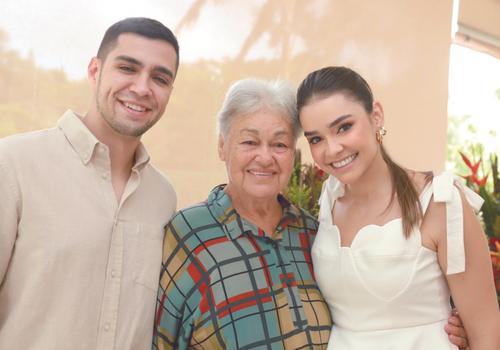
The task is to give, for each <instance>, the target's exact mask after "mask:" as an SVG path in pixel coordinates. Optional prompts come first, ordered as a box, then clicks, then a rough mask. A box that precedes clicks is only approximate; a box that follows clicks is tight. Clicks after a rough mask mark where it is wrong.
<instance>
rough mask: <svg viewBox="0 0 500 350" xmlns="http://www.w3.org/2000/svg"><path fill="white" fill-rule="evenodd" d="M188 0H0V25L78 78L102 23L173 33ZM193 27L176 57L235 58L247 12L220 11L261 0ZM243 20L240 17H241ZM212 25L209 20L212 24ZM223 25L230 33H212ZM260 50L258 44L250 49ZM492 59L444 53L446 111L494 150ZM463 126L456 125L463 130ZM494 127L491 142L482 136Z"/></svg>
mask: <svg viewBox="0 0 500 350" xmlns="http://www.w3.org/2000/svg"><path fill="white" fill-rule="evenodd" d="M194 1H195V0H143V1H141V2H139V1H129V0H86V1H69V2H68V1H63V0H45V1H39V0H1V2H2V6H1V8H0V14H1V15H0V30H3V31H5V32H6V33H7V37H8V46H9V47H10V48H12V49H14V50H16V51H17V52H20V53H21V54H22V55H23V56H27V55H29V54H30V53H31V54H32V55H33V56H34V58H35V61H36V63H37V64H38V65H39V66H42V67H44V68H58V69H63V70H64V71H65V72H66V73H67V74H68V76H69V77H70V78H72V79H82V78H85V75H86V67H87V64H88V61H89V59H90V57H92V56H93V55H94V54H95V51H96V48H97V47H98V45H99V42H100V40H101V37H102V35H103V33H104V31H105V30H106V28H107V27H108V26H109V25H110V24H111V23H114V22H116V21H117V20H120V19H122V18H125V17H130V16H147V17H153V18H156V19H158V20H160V21H162V22H163V23H165V24H166V25H167V26H169V27H170V28H171V29H173V30H175V28H176V26H177V25H178V23H179V21H180V19H181V18H182V17H183V16H184V15H185V13H186V12H187V10H188V9H189V8H190V6H191V5H192V4H193V3H194ZM207 3H208V5H207V6H205V7H204V10H203V11H202V12H201V15H200V17H199V19H198V21H197V22H196V25H192V26H188V27H186V28H184V29H183V30H182V31H181V32H179V33H176V34H177V36H178V38H179V41H180V43H181V59H182V61H183V62H192V61H196V60H198V59H207V58H212V59H223V58H224V57H228V56H233V55H236V54H237V53H238V51H239V49H240V47H241V44H242V40H241V38H243V37H245V36H246V33H248V32H249V30H250V27H251V26H252V16H251V15H249V16H228V15H227V13H235V11H237V12H239V13H241V12H246V13H249V14H252V13H253V12H255V11H256V10H257V9H258V7H259V5H260V4H262V3H263V0H252V1H225V2H224V7H223V10H224V11H225V12H224V13H223V15H221V13H222V12H221V10H222V6H221V1H218V0H212V1H208V2H207ZM242 17H243V18H248V21H245V20H243V21H242ZM215 21H216V23H217V25H212V24H213V23H215ZM221 25H223V26H224V27H226V28H231V30H230V31H229V30H228V31H226V32H224V33H220V32H217V30H219V29H218V28H220V26H221ZM256 50H257V51H258V53H255V52H253V53H252V52H250V53H249V57H250V58H251V57H252V56H253V57H255V56H258V55H259V54H261V55H265V48H262V47H257V48H256ZM499 88H500V60H499V59H495V58H493V57H491V56H488V55H486V54H480V53H477V52H474V51H472V50H469V49H466V48H463V47H460V46H457V45H452V47H451V55H450V80H449V103H448V108H449V113H450V114H453V115H473V116H474V123H475V126H476V128H477V129H478V133H477V135H476V136H477V137H478V139H479V140H481V142H484V143H486V146H487V149H492V150H494V149H496V151H497V152H499V153H500V142H498V139H499V137H500V100H499V99H498V98H497V97H496V96H495V90H496V89H499ZM465 127H466V126H465V125H464V128H465ZM491 130H495V131H496V134H497V135H498V136H497V137H496V139H494V138H491V137H489V136H488V135H489V132H490V131H491Z"/></svg>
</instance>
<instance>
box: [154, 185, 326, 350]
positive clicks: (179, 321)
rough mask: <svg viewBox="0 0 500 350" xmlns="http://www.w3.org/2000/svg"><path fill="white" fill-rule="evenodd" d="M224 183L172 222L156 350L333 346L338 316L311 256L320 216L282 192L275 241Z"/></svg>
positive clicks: (166, 242) (165, 246)
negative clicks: (237, 205) (235, 202)
mask: <svg viewBox="0 0 500 350" xmlns="http://www.w3.org/2000/svg"><path fill="white" fill-rule="evenodd" d="M223 188H224V186H218V187H216V188H215V189H213V190H212V192H211V193H210V195H209V197H208V200H207V202H205V203H202V204H199V205H197V206H193V207H190V208H187V209H184V210H181V211H180V212H178V213H177V214H176V215H175V216H174V217H173V218H172V220H171V221H170V222H169V223H168V224H167V226H166V231H165V240H164V244H163V263H162V270H161V275H160V285H159V289H158V299H157V304H156V324H155V326H156V329H155V335H154V339H153V349H187V348H192V349H326V347H327V343H328V338H329V336H330V329H331V326H332V321H331V318H330V313H329V310H328V307H327V305H326V303H325V301H324V300H323V297H322V296H321V294H320V291H319V289H318V286H317V284H316V282H315V280H314V274H313V267H312V262H311V255H310V250H311V245H312V243H313V240H314V237H315V235H316V230H317V228H318V224H317V221H316V220H315V219H314V218H313V217H312V216H310V215H309V214H307V213H306V212H305V211H303V210H301V209H298V208H296V207H294V206H292V205H291V204H290V203H289V202H288V201H287V200H286V199H285V198H284V197H282V196H279V197H278V199H279V202H280V204H281V206H282V207H283V216H282V218H281V220H280V223H279V225H278V227H277V229H276V231H275V232H274V234H273V238H270V237H268V236H266V235H265V234H264V232H263V231H262V230H261V229H258V228H257V227H255V226H254V225H252V224H251V223H249V222H248V221H246V220H245V219H243V218H242V217H240V216H239V215H238V213H237V212H236V210H235V209H234V208H233V206H232V203H231V200H230V198H229V196H228V195H227V194H226V193H225V192H224V190H223Z"/></svg>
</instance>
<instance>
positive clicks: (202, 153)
mask: <svg viewBox="0 0 500 350" xmlns="http://www.w3.org/2000/svg"><path fill="white" fill-rule="evenodd" d="M167 2H168V3H169V4H170V5H169V6H173V4H174V3H175V1H174V2H170V1H167ZM244 3H245V4H246V6H247V7H248V4H252V6H253V8H254V10H252V11H240V12H238V11H234V5H233V4H234V2H232V1H217V2H215V1H205V2H203V1H194V2H193V4H202V5H203V4H205V5H206V6H205V7H203V6H202V7H201V8H200V9H199V10H200V11H199V12H197V11H192V12H191V15H190V17H189V16H188V17H189V18H184V20H183V21H182V23H189V24H190V26H198V25H200V26H201V25H207V21H206V20H204V21H201V20H198V18H197V16H196V13H198V14H200V16H202V17H203V14H204V11H205V10H206V8H207V7H208V6H211V7H210V16H211V20H210V21H209V22H208V23H209V25H210V28H208V29H210V30H211V31H212V32H215V33H216V36H217V38H213V39H212V40H218V42H220V41H222V42H223V43H225V42H227V43H228V45H230V44H234V43H230V42H229V41H230V40H232V39H231V38H230V36H228V35H227V34H228V33H230V32H231V31H232V30H233V28H231V27H230V26H229V27H228V24H227V22H226V21H224V20H222V19H223V18H224V16H225V17H227V16H235V17H237V18H238V19H240V18H241V22H244V21H246V20H248V19H249V18H250V19H252V21H253V23H254V26H253V28H250V29H249V31H248V33H246V34H245V35H244V36H243V37H241V38H238V39H237V40H238V41H239V42H237V43H236V44H237V45H236V47H240V49H239V52H236V53H235V54H234V55H232V56H231V55H230V56H228V57H226V58H224V60H204V61H198V62H188V63H186V62H184V63H182V64H181V67H180V71H179V75H178V78H177V81H176V83H175V89H174V92H173V96H172V98H171V101H170V103H169V106H168V107H167V112H166V115H165V116H164V117H163V119H162V120H161V121H160V122H159V124H158V125H157V126H155V127H154V128H153V129H152V130H151V131H150V132H149V133H148V134H147V136H146V137H145V142H146V144H147V146H148V148H149V149H150V152H151V154H152V158H153V161H154V163H155V164H157V165H158V167H159V168H160V169H161V170H163V171H164V172H165V173H166V174H167V175H168V176H169V177H170V179H171V180H172V182H173V183H174V186H175V187H176V189H177V192H178V197H179V206H180V207H182V206H185V205H188V204H190V203H193V202H196V201H200V200H203V199H204V198H205V196H206V194H207V192H208V191H209V190H210V189H211V188H212V187H213V186H215V185H216V184H218V183H222V182H225V181H226V177H225V170H224V165H223V164H222V163H221V162H220V161H219V160H218V157H217V153H216V147H217V146H216V145H217V136H216V135H215V132H214V128H215V114H216V112H217V110H218V108H219V107H220V105H221V103H222V100H223V96H224V93H225V91H226V89H227V88H228V86H229V85H230V84H231V82H233V81H234V80H236V79H241V78H244V77H248V76H256V77H263V78H268V79H272V78H277V77H279V78H284V79H289V80H291V81H292V82H294V83H295V84H298V83H299V82H300V81H301V79H302V78H303V77H304V76H305V75H306V74H307V73H308V72H310V71H311V70H313V69H317V68H320V67H322V66H326V65H347V66H351V67H352V68H354V69H355V70H357V71H359V72H360V73H361V74H362V75H364V76H365V77H366V78H367V80H368V81H369V82H370V83H371V85H372V87H373V89H374V92H375V95H376V97H377V98H378V99H379V100H381V101H382V103H383V105H384V107H385V114H386V127H387V129H388V131H389V133H388V135H387V136H386V145H387V147H388V149H389V152H390V153H391V154H392V155H393V156H394V158H395V159H396V160H398V161H400V162H401V163H402V164H403V165H405V166H408V167H412V168H416V169H422V170H434V171H440V170H442V169H443V168H444V163H445V156H446V152H445V150H446V128H447V100H448V96H447V84H448V60H449V45H450V40H451V16H452V0H439V1H435V0H422V1H414V0H378V1H365V0H350V1H347V0H344V1H330V0H310V1H299V0H289V1H282V0H265V1H260V2H252V1H250V0H248V1H245V2H244ZM227 8H231V10H230V11H231V12H224V11H226V9H227ZM167 10H168V6H165V11H167ZM227 11H229V10H227ZM159 13H160V12H159ZM186 13H188V12H186ZM132 15H133V14H132ZM217 16H218V17H217ZM160 19H161V18H160ZM234 22H235V21H232V22H230V23H234ZM236 22H238V21H236ZM188 29H189V27H188V26H187V25H186V26H185V27H180V26H178V28H177V30H176V32H177V33H176V34H177V35H178V38H179V40H180V43H181V50H182V46H183V45H186V42H187V41H189V40H190V38H191V37H190V35H189V30H188ZM0 39H1V38H0ZM183 43H184V44H183ZM0 49H1V42H0ZM261 51H262V52H264V54H262V55H260V53H261ZM251 57H253V58H252V59H250V58H251ZM255 57H256V58H255ZM181 60H182V52H181ZM28 63H29V62H28ZM0 68H1V67H0ZM20 71H23V72H26V69H24V70H20ZM53 75H54V74H52V73H50V74H49V75H48V77H49V78H50V79H56V78H57V77H55V78H53ZM30 76H32V77H33V78H32V79H33V84H34V86H35V87H36V89H38V88H39V85H41V83H40V81H41V78H40V77H41V76H40V75H39V73H36V72H35V73H33V74H31V75H30ZM54 76H55V75H54ZM4 78H5V79H4V81H5V82H6V83H5V84H6V86H17V85H13V84H18V82H19V81H22V82H23V83H25V84H31V83H30V82H29V81H26V79H16V78H15V77H10V76H7V75H6V76H4ZM8 79H10V80H8ZM44 79H45V78H44ZM47 79H48V78H47ZM57 79H62V78H60V77H59V78H57ZM44 81H45V80H44ZM78 84H80V85H78V86H76V85H74V84H73V85H71V84H70V83H67V85H71V86H69V87H67V88H65V89H64V92H65V93H66V95H64V98H58V96H59V95H60V94H62V93H63V91H62V90H57V89H55V91H53V90H54V89H52V90H51V89H47V88H45V87H40V88H39V89H40V90H36V89H35V88H34V89H33V90H34V92H31V91H30V92H28V93H26V94H23V96H24V97H26V98H30V96H31V95H33V96H34V97H33V98H36V99H37V100H36V103H37V104H36V105H35V104H33V106H28V107H24V106H25V105H21V104H18V103H17V102H12V101H9V96H10V95H13V94H14V92H13V90H12V89H11V90H9V91H10V92H9V94H10V95H8V93H7V92H5V91H7V90H0V111H15V113H17V114H15V113H12V112H9V113H3V114H2V116H1V117H0V118H3V120H1V119H0V129H1V127H2V124H3V125H4V126H6V127H8V128H10V129H8V130H11V131H8V132H7V133H11V132H12V130H15V131H22V130H28V129H30V128H35V127H39V126H44V125H52V124H53V123H55V121H56V120H57V118H58V116H59V113H62V112H63V111H64V109H65V108H66V107H72V108H74V109H76V110H77V111H80V112H84V111H85V110H84V107H82V106H84V105H85V101H86V99H87V96H88V92H87V91H88V90H87V88H86V86H85V84H83V83H78ZM70 87H71V88H72V89H75V90H74V91H73V90H69V89H70ZM37 91H39V92H37ZM77 91H81V93H78V92H77ZM49 93H50V94H51V95H50V96H48V97H43V98H41V96H46V94H49ZM71 96H74V98H72V97H71ZM49 97H50V98H54V99H57V101H58V103H57V104H52V105H51V106H50V108H47V109H46V110H44V111H46V113H45V114H44V115H46V116H44V117H42V113H41V112H40V111H41V110H42V107H43V106H45V105H48V104H49ZM33 103H35V102H33ZM21 106H22V108H21ZM23 108H24V109H27V111H25V110H24V109H23ZM34 111H35V112H36V113H37V114H36V115H35V114H34ZM23 116H29V117H26V118H27V119H26V120H27V122H26V123H21V124H20V123H19V120H20V119H19V118H22V117H23ZM6 118H11V119H10V120H7V119H6ZM15 118H17V119H15ZM29 118H32V119H29ZM43 118H45V119H43ZM42 119H43V123H42V122H40V123H38V121H40V120H42ZM30 120H32V121H33V122H30ZM35 122H37V123H35ZM16 125H23V127H22V128H21V129H20V128H17V129H16ZM25 125H29V127H25ZM2 133H3V135H5V131H2V130H0V135H2ZM303 143H304V142H303V141H301V144H303ZM307 154H308V152H307Z"/></svg>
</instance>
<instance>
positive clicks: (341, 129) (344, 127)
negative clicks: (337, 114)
mask: <svg viewBox="0 0 500 350" xmlns="http://www.w3.org/2000/svg"><path fill="white" fill-rule="evenodd" d="M351 127H352V123H344V124H342V125H340V126H339V130H338V132H339V133H340V132H346V131H347V130H349V129H350V128H351Z"/></svg>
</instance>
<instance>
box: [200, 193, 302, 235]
mask: <svg viewBox="0 0 500 350" xmlns="http://www.w3.org/2000/svg"><path fill="white" fill-rule="evenodd" d="M225 186H226V185H219V186H216V187H215V188H214V189H213V190H212V191H211V192H210V194H209V196H208V203H207V204H208V207H209V208H210V211H211V212H212V213H213V214H214V216H215V218H216V220H217V221H219V223H221V224H222V227H223V228H224V231H225V234H226V235H227V236H228V237H229V238H230V239H231V240H234V239H237V238H238V237H240V236H241V235H243V234H244V233H250V234H254V235H256V236H262V235H263V232H262V231H261V230H259V228H257V227H256V226H255V225H253V224H252V223H250V222H248V221H247V220H245V219H244V218H242V217H241V216H240V215H239V214H238V212H237V211H236V209H235V208H234V207H233V203H232V202H231V198H229V196H228V195H227V193H226V192H225V191H224V187H225ZM278 202H279V204H280V205H281V207H282V209H283V211H282V216H281V219H280V222H279V224H278V227H277V230H278V232H280V233H281V232H282V231H283V230H284V229H285V228H286V227H287V226H289V225H292V224H294V223H296V222H297V221H298V220H299V218H300V210H299V209H298V208H297V207H295V206H294V205H292V204H291V203H290V202H289V201H288V200H287V199H286V198H285V197H284V196H283V195H281V194H278ZM280 237H281V235H280Z"/></svg>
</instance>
